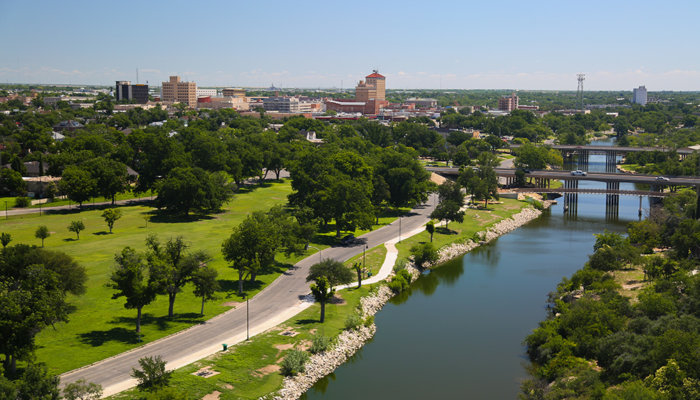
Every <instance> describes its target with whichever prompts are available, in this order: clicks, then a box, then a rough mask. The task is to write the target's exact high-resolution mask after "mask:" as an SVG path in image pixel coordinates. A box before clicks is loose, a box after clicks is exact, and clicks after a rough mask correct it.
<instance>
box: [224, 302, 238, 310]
mask: <svg viewBox="0 0 700 400" xmlns="http://www.w3.org/2000/svg"><path fill="white" fill-rule="evenodd" d="M239 304H241V303H238V302H236V301H227V302H225V303H221V305H222V306H224V307H233V308H236V307H238V305H239Z"/></svg>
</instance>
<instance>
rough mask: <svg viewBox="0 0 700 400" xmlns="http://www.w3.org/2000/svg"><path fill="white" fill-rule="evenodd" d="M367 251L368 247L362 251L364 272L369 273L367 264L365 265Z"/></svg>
mask: <svg viewBox="0 0 700 400" xmlns="http://www.w3.org/2000/svg"><path fill="white" fill-rule="evenodd" d="M366 251H367V245H365V248H364V249H362V271H364V272H365V273H367V264H366V263H365V252H366Z"/></svg>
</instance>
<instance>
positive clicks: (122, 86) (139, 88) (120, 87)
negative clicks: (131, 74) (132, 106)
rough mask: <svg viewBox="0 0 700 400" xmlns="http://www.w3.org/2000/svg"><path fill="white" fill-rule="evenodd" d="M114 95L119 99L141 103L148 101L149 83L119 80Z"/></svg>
mask: <svg viewBox="0 0 700 400" xmlns="http://www.w3.org/2000/svg"><path fill="white" fill-rule="evenodd" d="M114 96H115V97H116V99H117V101H121V100H134V101H135V102H137V103H140V104H146V103H148V85H139V84H136V85H132V84H131V81H117V84H116V91H115V94H114Z"/></svg>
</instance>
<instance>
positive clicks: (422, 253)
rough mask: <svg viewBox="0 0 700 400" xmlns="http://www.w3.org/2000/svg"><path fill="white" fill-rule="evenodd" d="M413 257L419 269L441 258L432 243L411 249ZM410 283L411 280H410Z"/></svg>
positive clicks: (418, 245)
mask: <svg viewBox="0 0 700 400" xmlns="http://www.w3.org/2000/svg"><path fill="white" fill-rule="evenodd" d="M411 255H412V256H413V262H414V263H415V264H416V267H418V268H423V267H425V266H426V265H430V264H432V263H434V262H435V261H437V260H438V257H439V256H438V252H437V250H436V249H435V247H433V244H432V243H422V244H417V245H415V246H413V247H411ZM409 277H410V276H409ZM408 282H409V283H410V282H411V280H410V279H409V280H408Z"/></svg>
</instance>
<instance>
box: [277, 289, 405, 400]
mask: <svg viewBox="0 0 700 400" xmlns="http://www.w3.org/2000/svg"><path fill="white" fill-rule="evenodd" d="M393 295H394V293H393V292H392V291H391V290H390V289H389V288H388V287H387V286H384V285H382V286H380V287H379V288H378V289H377V291H376V292H374V293H372V294H371V295H369V296H366V297H363V298H362V299H361V300H360V303H361V304H362V316H363V318H367V317H369V316H371V315H374V314H376V313H377V312H378V311H379V310H381V309H382V307H384V305H385V304H386V302H387V301H389V299H390V298H391V297H392V296H393ZM376 330H377V326H376V325H374V324H371V325H370V326H360V327H359V328H357V329H353V330H347V331H343V332H342V333H341V334H340V335H339V336H338V338H337V339H336V344H335V346H333V348H332V349H330V350H328V351H325V352H323V353H320V354H315V355H312V356H311V358H310V359H309V361H308V362H307V363H306V370H305V371H304V372H303V373H301V374H298V375H296V376H292V377H287V378H284V382H283V383H282V389H280V390H279V392H277V394H276V395H275V397H274V399H275V400H294V399H298V398H299V397H300V396H301V395H302V394H304V392H306V391H307V390H309V389H310V388H311V386H313V385H314V383H316V381H318V380H319V379H321V378H323V377H324V376H326V375H328V374H330V373H331V372H333V371H334V370H335V369H336V368H337V367H339V366H340V365H341V364H343V363H344V362H345V361H347V359H348V358H350V357H351V356H352V355H353V354H355V352H357V350H359V349H360V348H361V347H362V346H363V345H364V344H365V342H366V341H368V340H369V339H370V338H371V337H372V336H374V333H375V332H376Z"/></svg>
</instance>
